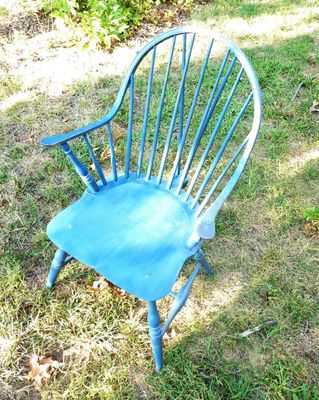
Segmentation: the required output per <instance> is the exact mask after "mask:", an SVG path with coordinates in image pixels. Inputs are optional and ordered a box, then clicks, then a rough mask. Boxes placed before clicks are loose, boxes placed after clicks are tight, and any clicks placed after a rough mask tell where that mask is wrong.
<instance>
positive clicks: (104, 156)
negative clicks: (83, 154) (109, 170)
mask: <svg viewBox="0 0 319 400" xmlns="http://www.w3.org/2000/svg"><path fill="white" fill-rule="evenodd" d="M110 157H111V153H110V149H108V148H106V149H104V150H103V151H102V153H101V155H100V161H106V160H108V159H109V158H110Z"/></svg>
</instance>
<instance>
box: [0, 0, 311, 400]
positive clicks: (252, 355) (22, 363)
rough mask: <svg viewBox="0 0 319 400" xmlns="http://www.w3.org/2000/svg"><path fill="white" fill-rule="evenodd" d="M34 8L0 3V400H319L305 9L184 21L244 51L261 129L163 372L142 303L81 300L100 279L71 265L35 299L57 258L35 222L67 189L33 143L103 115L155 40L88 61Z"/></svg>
mask: <svg viewBox="0 0 319 400" xmlns="http://www.w3.org/2000/svg"><path fill="white" fill-rule="evenodd" d="M38 3H39V2H36V1H35V2H25V1H24V2H22V1H20V2H11V1H3V2H1V3H0V5H1V7H0V34H1V37H0V46H1V50H0V51H1V61H0V63H1V71H0V73H1V75H0V81H1V86H0V94H1V103H0V111H1V119H0V127H1V134H0V141H1V148H2V151H1V154H0V168H1V169H0V183H1V193H0V210H1V216H0V217H1V219H0V223H1V225H0V226H1V244H0V252H1V254H0V256H1V260H0V263H1V266H0V268H1V270H0V272H1V275H0V287H1V292H0V315H1V319H0V354H1V357H0V398H1V400H2V399H4V400H7V399H21V400H22V399H23V400H24V399H54V400H57V399H64V398H70V399H79V398H81V399H183V400H184V399H317V398H319V385H318V376H319V375H318V374H319V369H318V365H319V272H318V265H319V242H318V239H319V234H318V223H317V222H316V220H315V219H312V218H308V220H306V219H307V218H305V216H307V215H308V214H309V208H311V207H316V206H318V204H319V158H318V157H319V112H317V111H315V110H313V111H311V107H312V105H313V102H314V101H319V73H318V71H319V69H318V64H319V51H318V49H319V33H318V32H319V29H318V28H319V7H318V6H317V5H316V2H315V1H311V0H308V1H298V2H297V1H286V0H273V1H264V2H260V1H257V0H255V1H254V0H245V1H239V0H237V1H236V0H234V1H231V2H226V1H224V0H216V1H214V2H207V3H205V4H202V5H198V6H197V7H195V9H194V11H193V12H192V13H191V15H190V16H189V17H188V20H187V21H185V22H187V23H190V24H195V25H203V26H206V27H210V28H214V29H215V30H217V31H220V32H221V33H223V34H224V35H225V36H227V37H228V38H230V39H231V40H233V41H234V42H236V43H237V44H238V45H239V46H240V47H241V48H242V49H243V50H244V51H245V53H246V54H247V56H248V58H249V59H250V60H251V62H252V64H253V66H254V69H255V70H256V74H257V76H258V79H259V82H260V85H261V90H262V94H263V102H264V112H263V115H264V116H263V124H262V128H261V132H260V137H259V140H258V142H257V145H256V147H255V149H254V152H253V156H252V158H251V161H250V163H249V165H248V168H247V169H246V172H245V174H244V176H243V177H242V179H241V181H240V184H239V185H238V187H237V189H236V191H235V192H234V193H233V195H232V197H231V199H230V200H229V201H228V202H227V203H226V204H225V207H224V208H223V210H222V212H221V214H220V217H219V219H218V224H217V234H216V237H215V238H214V239H213V240H211V241H207V242H205V243H204V250H205V252H206V254H207V256H208V258H209V261H210V262H211V264H212V265H213V266H214V269H215V272H216V275H215V277H214V278H213V279H212V278H207V277H205V276H204V275H201V276H199V278H197V280H196V281H195V284H194V288H193V291H192V294H191V296H190V298H189V300H188V302H187V304H186V306H185V308H184V309H183V311H182V312H181V313H180V314H179V315H178V317H177V318H176V320H175V321H174V323H173V324H172V328H171V330H170V332H169V335H168V337H166V339H165V346H164V360H165V367H164V369H163V371H162V373H161V374H155V373H154V367H153V360H152V355H151V350H150V345H149V339H148V328H147V322H146V306H145V304H144V303H143V302H142V301H139V300H138V299H136V298H133V297H130V296H125V295H123V293H121V292H118V291H117V290H116V289H115V288H113V287H110V286H106V288H105V289H104V290H102V291H92V290H91V291H90V290H88V289H87V287H88V285H92V282H93V281H96V280H97V279H98V276H97V275H96V274H95V273H94V272H92V271H91V270H89V269H88V268H87V267H85V266H83V265H81V264H79V263H77V262H72V263H71V264H70V265H69V266H67V267H66V268H64V270H63V272H62V273H61V274H60V276H59V280H58V284H57V286H56V288H55V290H54V291H51V292H48V291H46V290H45V289H44V288H43V286H44V283H45V279H46V275H47V272H48V267H49V264H50V260H51V258H52V256H53V252H54V246H53V245H52V244H50V242H49V241H48V239H47V237H46V233H45V229H46V224H47V222H48V221H49V220H50V219H51V217H52V216H53V215H54V214H56V213H57V212H58V211H59V210H60V209H61V208H63V207H65V206H66V205H67V204H69V203H70V201H72V199H74V198H75V197H76V196H77V195H78V194H79V191H80V184H78V185H79V186H75V181H76V180H75V177H74V176H73V175H71V177H69V176H70V175H69V172H70V168H69V166H68V164H67V162H65V161H64V159H63V157H62V156H61V155H59V153H58V152H57V151H54V150H53V151H48V150H46V149H44V148H43V147H42V146H41V145H40V144H39V139H40V138H41V137H43V136H46V135H48V134H53V133H59V132H62V131H68V130H71V129H73V128H76V127H80V126H82V125H84V124H86V123H88V122H91V121H92V120H96V119H97V118H100V117H101V116H102V115H104V114H105V113H106V111H107V110H108V108H109V107H110V105H111V103H112V101H114V98H115V96H116V93H117V90H118V87H119V84H120V81H121V79H122V77H123V75H124V73H125V70H126V69H127V67H128V65H129V63H130V61H131V59H132V58H133V56H134V55H135V53H136V52H137V51H138V49H140V48H141V46H142V45H143V44H144V43H146V42H147V41H148V40H149V39H150V38H152V37H154V36H155V35H156V34H157V33H158V32H160V31H163V30H166V29H167V27H156V29H155V28H151V27H149V28H148V27H146V28H144V29H143V30H142V32H140V33H138V34H137V35H136V36H135V37H133V38H132V39H131V40H130V41H129V42H127V43H123V44H121V45H120V46H118V47H116V48H115V49H114V51H113V52H112V53H110V52H106V51H103V50H94V51H93V50H90V52H88V51H87V50H84V49H81V48H79V47H77V46H69V45H68V43H69V38H68V35H67V32H60V33H59V32H57V31H56V30H54V27H53V26H52V21H50V20H48V19H45V18H43V16H41V15H39V14H37V13H36V12H35V10H36V8H37V4H38ZM28 4H31V6H29V8H28V6H27V5H28ZM300 84H302V85H301V86H300ZM298 88H299V89H298ZM307 210H308V214H307ZM305 213H306V214H305ZM186 276H187V274H186V273H185V274H182V277H181V281H185V279H186ZM167 308H168V302H167V301H163V302H162V304H161V306H160V311H161V314H162V316H164V315H165V312H166V311H167ZM273 319H275V320H276V321H277V324H275V325H273V326H269V327H267V328H264V329H262V330H261V331H260V332H257V333H254V334H252V335H250V336H248V337H247V338H242V337H241V336H240V334H241V333H242V332H243V331H245V330H246V329H248V328H252V327H255V326H257V325H260V324H262V323H264V322H266V321H268V320H273ZM32 355H38V356H46V357H52V359H54V360H57V361H58V362H59V363H60V364H59V366H58V368H57V369H55V370H54V372H53V374H52V376H51V377H50V379H48V380H47V381H46V382H45V383H44V384H43V387H41V389H40V390H36V388H35V386H34V383H33V381H32V380H29V379H28V374H29V371H30V367H29V365H28V362H29V360H30V358H31V357H32Z"/></svg>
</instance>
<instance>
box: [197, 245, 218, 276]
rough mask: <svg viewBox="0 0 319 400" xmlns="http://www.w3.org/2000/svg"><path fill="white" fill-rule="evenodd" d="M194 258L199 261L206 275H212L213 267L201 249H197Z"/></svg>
mask: <svg viewBox="0 0 319 400" xmlns="http://www.w3.org/2000/svg"><path fill="white" fill-rule="evenodd" d="M194 259H195V260H196V261H198V262H199V263H200V265H201V266H202V268H203V270H204V271H205V273H206V274H207V275H208V276H210V275H213V273H214V271H213V268H212V267H211V266H210V265H209V263H208V261H207V259H206V257H205V254H204V252H203V250H202V249H199V250H198V252H197V253H196V254H195V255H194Z"/></svg>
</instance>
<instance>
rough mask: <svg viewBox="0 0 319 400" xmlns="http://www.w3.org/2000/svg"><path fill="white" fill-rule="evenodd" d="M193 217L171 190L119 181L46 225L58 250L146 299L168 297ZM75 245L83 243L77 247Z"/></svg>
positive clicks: (185, 250) (140, 181) (183, 257)
mask: <svg viewBox="0 0 319 400" xmlns="http://www.w3.org/2000/svg"><path fill="white" fill-rule="evenodd" d="M194 224H195V218H194V212H193V210H192V209H191V208H190V207H189V206H188V204H187V203H184V202H181V201H180V199H179V198H178V197H177V196H173V195H172V193H171V191H168V190H166V189H165V187H161V186H158V185H150V184H146V183H145V181H144V180H143V179H123V178H122V179H119V180H118V181H117V182H114V181H113V182H110V184H109V185H107V186H104V187H101V190H100V191H99V192H98V194H97V195H94V196H93V195H91V194H89V193H85V194H84V196H83V197H81V198H80V199H79V200H78V201H76V202H75V203H73V204H71V205H70V206H69V207H67V208H66V209H65V210H63V211H62V212H60V213H59V214H58V215H57V216H56V217H55V218H53V219H52V221H51V222H50V223H49V225H48V229H47V232H48V236H49V238H50V239H51V240H52V242H54V243H55V244H56V245H57V246H58V247H59V248H61V249H63V250H64V251H65V252H66V253H68V254H72V256H73V257H74V258H76V259H78V260H81V261H82V262H83V263H85V264H86V265H89V266H90V267H92V268H94V269H95V270H96V271H97V272H98V273H100V274H101V275H103V276H106V277H107V278H108V279H109V280H110V281H112V282H113V283H114V284H115V285H117V286H119V287H121V288H122V289H124V290H126V291H127V292H129V293H131V294H133V295H134V296H137V297H140V298H141V299H144V300H148V301H150V300H158V299H160V298H162V297H164V296H165V295H167V294H168V293H169V292H170V290H171V288H172V286H173V284H174V282H175V281H176V279H177V276H178V274H179V271H180V270H181V268H182V266H183V264H184V262H185V260H186V259H187V258H189V257H190V256H191V255H193V254H194V248H190V247H188V239H189V237H190V236H191V234H192V233H193V231H194ZM79 243H81V244H85V245H81V246H79Z"/></svg>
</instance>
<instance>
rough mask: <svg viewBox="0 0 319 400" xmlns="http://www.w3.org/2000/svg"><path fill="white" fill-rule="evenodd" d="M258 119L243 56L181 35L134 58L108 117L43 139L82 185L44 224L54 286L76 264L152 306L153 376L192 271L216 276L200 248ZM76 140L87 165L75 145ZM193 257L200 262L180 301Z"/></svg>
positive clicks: (209, 39) (210, 38)
mask: <svg viewBox="0 0 319 400" xmlns="http://www.w3.org/2000/svg"><path fill="white" fill-rule="evenodd" d="M260 121H261V94H260V90H259V86H258V82H257V79H256V76H255V74H254V71H253V69H252V67H251V65H250V63H249V62H248V60H247V58H246V57H245V55H244V54H243V53H242V51H241V50H240V49H239V48H237V47H236V46H235V45H234V44H232V43H231V42H230V41H229V40H227V39H225V38H224V37H222V36H220V35H218V34H216V33H214V32H211V31H207V30H202V29H197V28H179V29H173V30H171V31H168V32H166V33H164V34H161V35H159V36H158V37H157V38H155V39H154V40H152V41H151V42H150V43H149V44H147V45H146V46H145V47H144V48H143V49H142V50H141V51H140V52H139V53H138V54H137V56H136V58H135V59H134V61H133V62H132V64H131V66H130V67H129V70H128V72H127V75H126V77H125V78H124V81H123V83H122V85H121V87H120V89H119V93H118V95H117V98H116V100H115V103H114V105H113V106H112V107H111V109H110V111H109V112H108V114H107V115H106V116H105V117H103V118H102V119H100V120H99V121H96V122H93V123H91V124H89V125H87V126H85V127H83V128H80V129H77V130H74V131H72V132H69V133H65V134H60V135H55V136H50V137H46V138H43V139H42V140H41V142H42V143H43V144H44V145H46V146H57V145H58V146H60V147H61V149H62V150H63V152H64V153H65V154H66V155H67V157H68V158H69V160H70V161H71V163H72V164H73V166H74V168H75V170H76V172H77V173H78V175H79V176H80V177H81V179H82V180H83V182H84V183H85V184H86V186H87V188H86V190H85V191H84V194H83V196H82V197H81V198H80V199H79V200H77V201H75V202H74V203H73V204H71V205H70V206H68V207H67V208H66V209H64V210H63V211H61V212H60V213H59V214H58V215H57V216H55V217H54V218H53V219H52V220H51V222H50V223H49V225H48V228H47V233H48V236H49V238H50V239H51V240H52V242H53V243H55V244H56V246H57V247H58V249H57V250H56V253H55V256H54V259H53V261H52V264H51V268H50V272H49V276H48V280H47V287H48V288H52V287H53V285H54V283H55V280H56V278H57V275H58V274H59V272H60V270H61V268H62V267H63V266H64V265H66V264H67V263H68V262H69V261H71V260H72V259H77V260H79V261H80V262H82V263H84V264H86V265H88V266H90V267H91V268H93V269H94V270H95V271H97V272H98V273H100V274H101V275H103V276H104V277H105V278H107V279H108V280H109V281H111V282H112V283H114V284H115V285H117V286H119V287H121V288H123V289H124V290H125V291H127V292H128V293H130V294H132V295H134V296H137V297H139V298H141V299H143V300H145V301H147V302H148V305H149V312H148V322H149V333H150V339H151V346H152V350H153V354H154V359H155V365H156V369H157V371H159V370H160V369H161V368H162V364H163V360H162V338H163V335H164V333H165V331H166V330H167V328H168V327H169V325H170V324H171V322H172V320H173V319H174V317H175V316H176V314H177V313H178V312H179V311H180V310H181V308H182V307H183V306H184V304H185V302H186V299H187V297H188V295H189V293H190V290H191V286H192V283H193V281H194V279H195V277H196V275H197V274H198V273H199V271H200V270H201V269H203V271H204V272H205V273H206V274H208V275H211V274H212V272H213V271H212V268H211V266H210V265H209V263H208V261H207V259H206V258H205V255H204V253H203V251H202V250H201V245H202V242H203V239H210V238H212V237H213V236H214V234H215V218H216V215H217V214H218V212H219V210H220V208H221V207H222V205H223V203H224V202H225V200H226V198H227V197H228V195H229V194H230V192H231V191H232V189H233V188H234V186H235V184H236V182H237V180H238V178H239V177H240V175H241V173H242V171H243V169H244V167H245V165H246V163H247V160H248V158H249V155H250V153H251V150H252V148H253V146H254V143H255V140H256V136H257V133H258V130H259V126H260ZM93 131H96V132H95V135H93ZM89 136H90V139H89ZM75 139H78V141H81V140H82V142H81V143H80V144H79V143H77V144H74V147H73V149H74V148H76V149H77V150H79V153H80V154H81V157H82V158H83V159H84V161H83V160H82V161H81V160H80V158H81V157H78V156H76V155H75V152H74V151H73V150H72V149H71V147H70V144H69V142H71V141H73V140H75ZM94 140H95V141H94ZM81 146H82V147H81ZM84 149H86V150H87V155H86V156H84V155H83V154H84V153H83V150H84ZM105 152H106V153H107V156H106V157H103V154H104V155H105ZM89 159H91V161H90V163H92V165H91V167H90V168H87V167H86V166H85V163H88V162H89V161H88V160H89ZM187 259H193V260H195V261H196V265H195V267H194V269H193V272H192V273H191V274H190V277H189V279H188V280H187V282H186V284H185V285H184V286H183V287H182V289H180V290H179V292H177V293H175V292H173V290H172V288H173V285H174V283H175V281H176V280H177V278H178V275H179V273H180V271H181V269H182V267H183V265H184V263H185V261H186V260H187ZM166 295H171V296H172V297H173V298H174V300H173V303H172V307H171V311H170V313H169V315H168V317H167V320H166V322H165V323H164V324H163V325H162V326H161V324H160V316H159V312H158V310H157V303H156V302H157V300H159V299H161V298H162V297H164V296H166Z"/></svg>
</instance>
